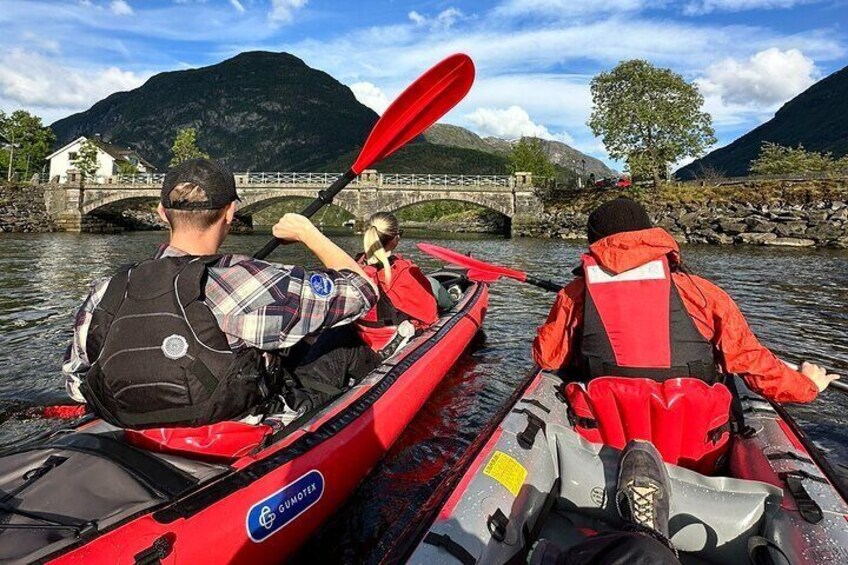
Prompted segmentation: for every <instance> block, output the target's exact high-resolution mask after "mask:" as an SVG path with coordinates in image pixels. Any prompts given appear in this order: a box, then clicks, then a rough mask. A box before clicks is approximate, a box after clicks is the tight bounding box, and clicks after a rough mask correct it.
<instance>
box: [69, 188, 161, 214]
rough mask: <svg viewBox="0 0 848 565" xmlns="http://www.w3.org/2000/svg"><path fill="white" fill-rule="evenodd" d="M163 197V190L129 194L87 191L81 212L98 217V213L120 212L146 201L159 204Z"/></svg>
mask: <svg viewBox="0 0 848 565" xmlns="http://www.w3.org/2000/svg"><path fill="white" fill-rule="evenodd" d="M161 195H162V191H161V190H134V191H132V192H129V193H128V192H127V191H120V190H117V191H104V190H98V189H92V190H85V192H84V193H83V203H82V208H81V209H80V212H82V215H84V216H87V215H90V214H92V215H97V213H98V212H114V211H120V210H124V209H127V208H130V207H132V206H135V205H137V204H140V203H142V202H145V201H149V202H157V201H158V200H159V198H160V197H161Z"/></svg>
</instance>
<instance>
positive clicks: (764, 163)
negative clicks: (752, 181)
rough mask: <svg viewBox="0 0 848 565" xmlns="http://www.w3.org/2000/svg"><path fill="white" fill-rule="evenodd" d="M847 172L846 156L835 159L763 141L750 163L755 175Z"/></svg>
mask: <svg viewBox="0 0 848 565" xmlns="http://www.w3.org/2000/svg"><path fill="white" fill-rule="evenodd" d="M846 171H848V156H846V157H842V158H841V159H836V158H834V157H833V154H832V153H830V152H828V153H819V152H817V151H807V150H806V149H804V146H803V145H800V144H799V145H798V146H797V147H785V146H783V145H778V144H777V143H771V142H769V141H764V142H763V144H762V146H761V147H760V154H759V156H757V158H756V159H754V160H753V161H751V172H752V173H754V174H755V175H786V174H809V173H822V174H839V173H844V172H846Z"/></svg>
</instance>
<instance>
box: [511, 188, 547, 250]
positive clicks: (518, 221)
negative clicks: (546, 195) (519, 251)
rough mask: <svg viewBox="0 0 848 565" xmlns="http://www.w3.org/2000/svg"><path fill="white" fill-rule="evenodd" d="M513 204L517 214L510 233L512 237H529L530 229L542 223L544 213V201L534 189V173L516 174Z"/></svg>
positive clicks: (514, 216) (514, 215)
mask: <svg viewBox="0 0 848 565" xmlns="http://www.w3.org/2000/svg"><path fill="white" fill-rule="evenodd" d="M512 202H513V210H515V213H514V214H513V216H512V219H511V220H512V221H511V222H510V233H511V235H512V236H521V235H527V234H528V233H529V232H530V228H532V227H533V226H535V225H538V224H539V223H540V222H541V219H542V212H544V206H543V205H542V201H541V200H539V198H538V196H536V189H535V188H534V187H533V174H532V173H515V179H514V183H513V187H512Z"/></svg>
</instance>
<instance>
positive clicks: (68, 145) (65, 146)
mask: <svg viewBox="0 0 848 565" xmlns="http://www.w3.org/2000/svg"><path fill="white" fill-rule="evenodd" d="M82 141H85V137H84V136H80V137H78V138H76V139H75V140H73V141H71V142H70V143H66V144H65V145H63V146H62V147H60V148H59V149H57V150H56V151H54V152H53V153H51V154H50V155H48V156H47V157H45V159H47V160H48V161H49V160H50V159H52V158H53V157H55V156H56V155H58V154H59V153H62V152H63V151H64V150H65V149H67V148H68V147H70V146H71V145H73V144H74V143H78V142H82Z"/></svg>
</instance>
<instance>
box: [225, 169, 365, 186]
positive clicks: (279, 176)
mask: <svg viewBox="0 0 848 565" xmlns="http://www.w3.org/2000/svg"><path fill="white" fill-rule="evenodd" d="M340 175H341V173H279V172H272V173H262V172H260V173H236V178H237V179H239V180H241V179H244V181H243V182H244V184H273V185H286V184H289V185H295V186H302V185H312V184H315V185H330V184H332V183H333V181H335V180H336V179H337V178H339V176H340ZM357 182H359V179H358V178H357V179H355V180H354V181H353V184H356V183H357Z"/></svg>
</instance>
